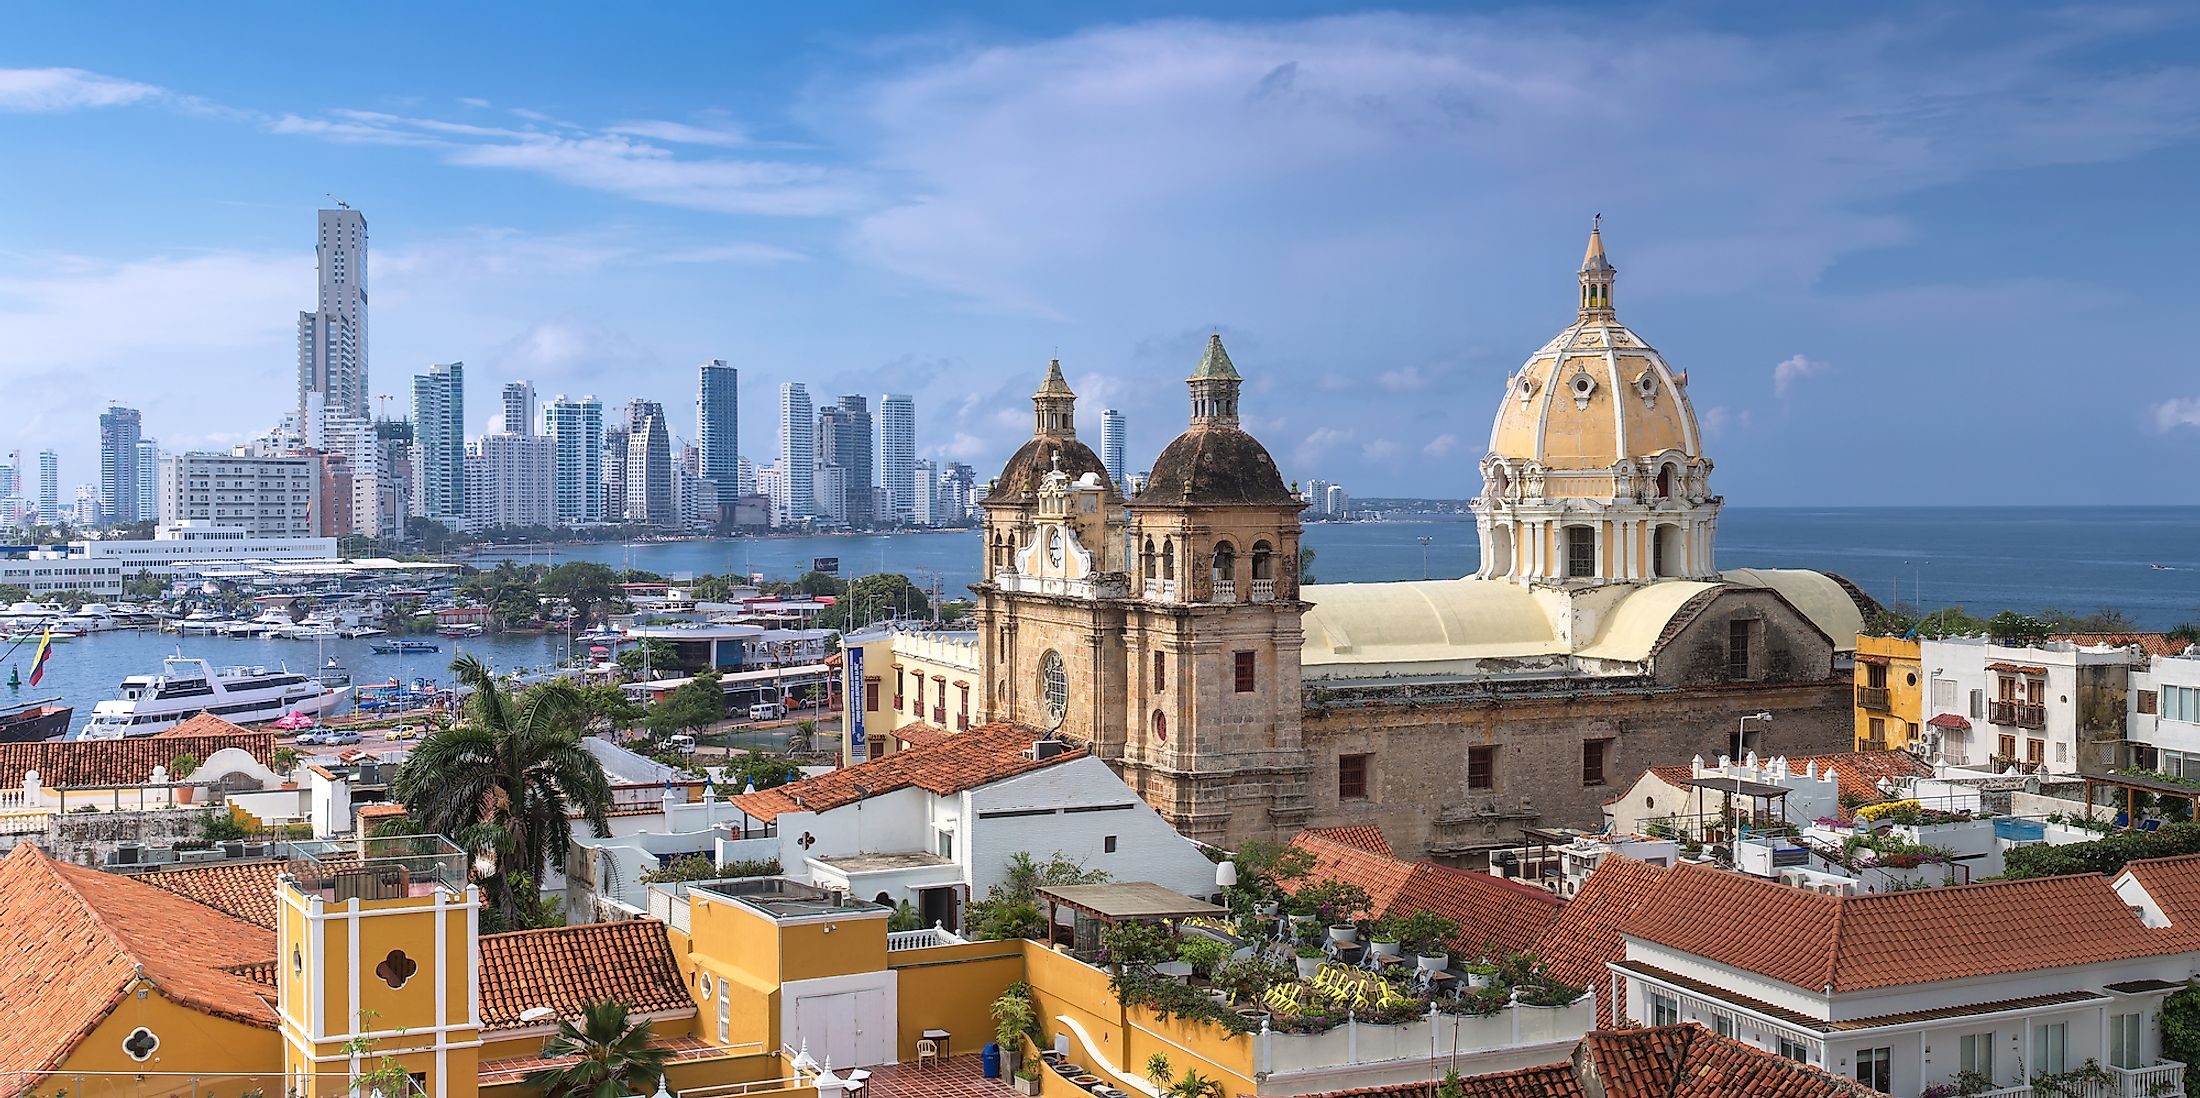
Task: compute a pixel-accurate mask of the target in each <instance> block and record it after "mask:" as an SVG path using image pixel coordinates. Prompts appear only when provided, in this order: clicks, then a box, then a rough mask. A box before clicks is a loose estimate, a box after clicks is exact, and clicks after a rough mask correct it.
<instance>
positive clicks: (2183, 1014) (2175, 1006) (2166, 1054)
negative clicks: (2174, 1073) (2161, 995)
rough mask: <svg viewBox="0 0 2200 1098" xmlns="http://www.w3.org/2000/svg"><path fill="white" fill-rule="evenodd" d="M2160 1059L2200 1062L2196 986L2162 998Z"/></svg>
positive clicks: (2199, 997) (2199, 1003)
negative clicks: (2197, 1058) (2198, 1058)
mask: <svg viewBox="0 0 2200 1098" xmlns="http://www.w3.org/2000/svg"><path fill="white" fill-rule="evenodd" d="M2161 1020H2162V1058H2163V1059H2166V1060H2176V1061H2179V1062H2180V1063H2186V1064H2192V1063H2200V1060H2196V1059H2194V1057H2200V988H2195V987H2193V986H2192V985H2191V984H2189V983H2188V984H2186V985H2185V988H2184V990H2182V991H2179V992H2177V993H2176V994H2174V995H2171V996H2170V997H2169V998H2167V999H2164V1000H2162V1013H2161Z"/></svg>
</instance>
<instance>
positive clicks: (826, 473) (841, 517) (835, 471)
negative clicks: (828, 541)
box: [810, 461, 849, 526]
mask: <svg viewBox="0 0 2200 1098" xmlns="http://www.w3.org/2000/svg"><path fill="white" fill-rule="evenodd" d="M848 480H849V477H848V470H847V468H846V467H845V466H840V465H835V464H833V463H832V462H829V461H821V462H819V463H817V465H816V466H814V467H812V468H811V470H810V490H811V491H812V492H813V493H815V498H814V499H813V500H811V508H810V514H811V516H812V517H814V518H816V519H817V521H819V522H820V523H824V524H826V525H828V526H845V525H847V523H848Z"/></svg>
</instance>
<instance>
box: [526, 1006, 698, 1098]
mask: <svg viewBox="0 0 2200 1098" xmlns="http://www.w3.org/2000/svg"><path fill="white" fill-rule="evenodd" d="M542 1055H543V1057H544V1058H545V1059H555V1058H562V1057H567V1056H578V1057H580V1059H579V1060H576V1061H574V1062H572V1063H568V1064H561V1065H559V1066H557V1067H550V1068H543V1069H541V1070H538V1071H535V1072H532V1073H530V1074H529V1075H528V1076H527V1085H528V1086H529V1087H532V1088H535V1089H538V1090H540V1091H542V1093H543V1094H544V1095H546V1096H547V1098H627V1096H628V1095H633V1094H647V1093H648V1092H649V1090H650V1087H651V1085H652V1084H653V1083H655V1082H656V1081H657V1080H658V1078H660V1077H661V1076H663V1075H664V1072H665V1060H666V1058H667V1053H666V1052H665V1050H664V1049H662V1048H654V1047H651V1045H650V1043H649V1025H648V1023H646V1022H641V1021H635V1022H631V1023H630V1022H628V1021H627V1017H626V1004H625V1003H621V1002H614V1001H611V1000H605V1001H604V1002H600V1003H589V1004H587V1005H586V1006H583V1007H582V1008H581V1016H580V1019H579V1022H578V1024H575V1021H574V1019H571V1018H566V1019H563V1020H561V1021H559V1022H558V1035H557V1036H555V1037H552V1038H550V1039H549V1040H548V1041H545V1042H543V1045H542Z"/></svg>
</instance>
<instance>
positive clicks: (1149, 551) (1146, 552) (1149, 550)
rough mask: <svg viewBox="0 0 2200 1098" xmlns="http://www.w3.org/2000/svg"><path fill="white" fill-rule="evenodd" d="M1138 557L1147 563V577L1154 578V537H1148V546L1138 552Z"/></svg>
mask: <svg viewBox="0 0 2200 1098" xmlns="http://www.w3.org/2000/svg"><path fill="white" fill-rule="evenodd" d="M1138 559H1139V561H1140V562H1141V563H1143V564H1144V565H1145V568H1146V578H1147V579H1152V578H1153V539H1152V538H1147V539H1146V548H1145V549H1143V550H1141V551H1140V552H1139V554H1138Z"/></svg>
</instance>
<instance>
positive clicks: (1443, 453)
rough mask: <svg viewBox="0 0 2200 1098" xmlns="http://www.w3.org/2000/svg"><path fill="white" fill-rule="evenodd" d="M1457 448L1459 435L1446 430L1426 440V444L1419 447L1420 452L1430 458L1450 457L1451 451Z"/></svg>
mask: <svg viewBox="0 0 2200 1098" xmlns="http://www.w3.org/2000/svg"><path fill="white" fill-rule="evenodd" d="M1458 448H1459V436H1458V435H1455V434H1453V433H1451V432H1450V431H1446V432H1444V433H1443V434H1440V435H1438V436H1436V437H1435V438H1432V439H1430V440H1428V445H1426V446H1423V447H1421V453H1422V454H1423V455H1424V456H1426V457H1432V458H1440V457H1450V456H1451V452H1452V451H1453V450H1456V449H1458Z"/></svg>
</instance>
